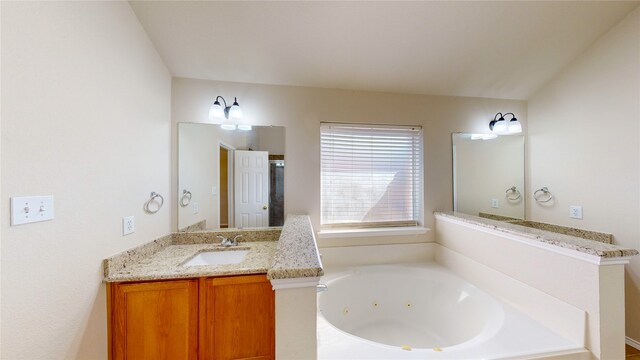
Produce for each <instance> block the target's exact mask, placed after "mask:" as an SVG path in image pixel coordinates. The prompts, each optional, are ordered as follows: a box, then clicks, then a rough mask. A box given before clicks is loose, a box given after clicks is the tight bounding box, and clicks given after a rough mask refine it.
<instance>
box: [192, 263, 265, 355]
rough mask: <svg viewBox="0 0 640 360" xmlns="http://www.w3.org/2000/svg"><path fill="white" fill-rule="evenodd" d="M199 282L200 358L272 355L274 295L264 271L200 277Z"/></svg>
mask: <svg viewBox="0 0 640 360" xmlns="http://www.w3.org/2000/svg"><path fill="white" fill-rule="evenodd" d="M201 286H202V287H201V290H200V291H201V292H200V293H201V299H200V301H201V302H202V303H203V304H204V306H203V307H201V309H202V311H203V314H201V319H202V321H201V324H200V325H201V328H200V331H201V332H200V343H201V344H202V346H201V348H200V351H201V358H202V359H216V360H239V359H255V360H258V359H261V360H262V359H264V360H267V359H274V358H275V356H274V354H275V333H274V322H275V296H274V292H273V290H272V289H271V282H269V280H267V278H266V276H265V275H250V276H233V277H223V278H210V279H203V280H202V282H201ZM203 297H204V298H203Z"/></svg>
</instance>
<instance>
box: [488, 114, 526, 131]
mask: <svg viewBox="0 0 640 360" xmlns="http://www.w3.org/2000/svg"><path fill="white" fill-rule="evenodd" d="M507 115H511V120H510V121H509V122H507V120H505V119H504V117H505V116H507ZM489 129H490V130H491V132H492V133H494V134H499V135H506V134H519V133H521V132H522V124H520V121H518V119H516V116H515V115H514V114H513V113H506V114H504V115H503V114H502V113H500V112H499V113H497V114H496V116H494V117H493V120H491V122H489Z"/></svg>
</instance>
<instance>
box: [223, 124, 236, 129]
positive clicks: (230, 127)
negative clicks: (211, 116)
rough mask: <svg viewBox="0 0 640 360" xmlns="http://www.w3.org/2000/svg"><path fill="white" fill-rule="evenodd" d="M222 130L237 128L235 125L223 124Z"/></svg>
mask: <svg viewBox="0 0 640 360" xmlns="http://www.w3.org/2000/svg"><path fill="white" fill-rule="evenodd" d="M220 127H221V128H222V130H235V129H236V126H235V125H234V124H222V125H220Z"/></svg>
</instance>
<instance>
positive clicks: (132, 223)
mask: <svg viewBox="0 0 640 360" xmlns="http://www.w3.org/2000/svg"><path fill="white" fill-rule="evenodd" d="M134 232H136V218H135V217H134V216H125V217H123V218H122V236H125V235H129V234H133V233H134Z"/></svg>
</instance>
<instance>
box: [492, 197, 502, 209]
mask: <svg viewBox="0 0 640 360" xmlns="http://www.w3.org/2000/svg"><path fill="white" fill-rule="evenodd" d="M491 207H492V208H494V209H497V208H499V207H500V204H499V203H498V199H491Z"/></svg>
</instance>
